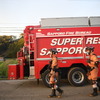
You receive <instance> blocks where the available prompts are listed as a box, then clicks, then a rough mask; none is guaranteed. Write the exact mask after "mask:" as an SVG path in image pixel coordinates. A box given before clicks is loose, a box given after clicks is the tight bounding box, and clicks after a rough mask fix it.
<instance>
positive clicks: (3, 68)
mask: <svg viewBox="0 0 100 100" xmlns="http://www.w3.org/2000/svg"><path fill="white" fill-rule="evenodd" d="M9 64H17V60H16V59H15V58H14V59H6V60H5V61H0V79H3V78H7V77H8V65H9Z"/></svg>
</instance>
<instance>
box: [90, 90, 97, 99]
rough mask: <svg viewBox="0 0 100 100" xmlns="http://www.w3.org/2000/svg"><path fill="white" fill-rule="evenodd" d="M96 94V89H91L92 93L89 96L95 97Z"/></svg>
mask: <svg viewBox="0 0 100 100" xmlns="http://www.w3.org/2000/svg"><path fill="white" fill-rule="evenodd" d="M97 95H98V92H97V88H93V93H91V94H90V96H91V97H94V96H97Z"/></svg>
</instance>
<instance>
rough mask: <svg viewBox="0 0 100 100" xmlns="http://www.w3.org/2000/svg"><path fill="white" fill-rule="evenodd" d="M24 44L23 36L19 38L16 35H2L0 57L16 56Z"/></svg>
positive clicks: (0, 38) (0, 37)
mask: <svg viewBox="0 0 100 100" xmlns="http://www.w3.org/2000/svg"><path fill="white" fill-rule="evenodd" d="M23 44H24V39H23V36H21V37H20V38H19V39H15V37H14V36H0V57H5V58H16V54H17V51H19V50H20V48H22V47H23Z"/></svg>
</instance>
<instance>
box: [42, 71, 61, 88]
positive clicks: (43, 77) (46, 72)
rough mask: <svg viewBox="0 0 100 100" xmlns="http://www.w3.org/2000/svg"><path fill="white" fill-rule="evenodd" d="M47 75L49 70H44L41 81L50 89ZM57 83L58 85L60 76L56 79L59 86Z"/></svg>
mask: <svg viewBox="0 0 100 100" xmlns="http://www.w3.org/2000/svg"><path fill="white" fill-rule="evenodd" d="M49 73H50V70H46V71H45V72H44V73H43V74H42V81H43V83H44V85H45V86H47V87H50V85H49ZM59 83H60V76H59V77H58V79H57V84H58V85H59Z"/></svg>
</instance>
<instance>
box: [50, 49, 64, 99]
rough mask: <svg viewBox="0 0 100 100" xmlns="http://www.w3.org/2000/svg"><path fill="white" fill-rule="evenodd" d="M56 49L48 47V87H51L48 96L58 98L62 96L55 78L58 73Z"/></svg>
mask: <svg viewBox="0 0 100 100" xmlns="http://www.w3.org/2000/svg"><path fill="white" fill-rule="evenodd" d="M56 54H57V50H56V49H50V57H51V61H50V69H51V70H50V74H49V75H50V81H49V84H50V87H51V89H52V92H51V95H49V96H48V97H50V98H51V97H58V98H60V97H61V96H62V93H63V90H61V89H60V88H59V86H58V85H57V78H58V74H59V67H58V60H57V56H56ZM56 90H57V91H58V92H59V94H58V96H57V95H56Z"/></svg>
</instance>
